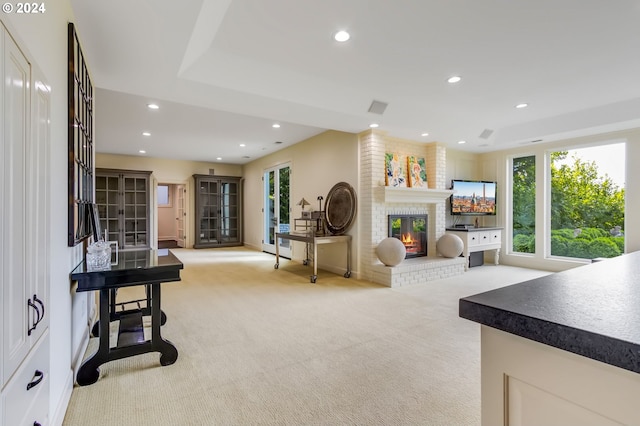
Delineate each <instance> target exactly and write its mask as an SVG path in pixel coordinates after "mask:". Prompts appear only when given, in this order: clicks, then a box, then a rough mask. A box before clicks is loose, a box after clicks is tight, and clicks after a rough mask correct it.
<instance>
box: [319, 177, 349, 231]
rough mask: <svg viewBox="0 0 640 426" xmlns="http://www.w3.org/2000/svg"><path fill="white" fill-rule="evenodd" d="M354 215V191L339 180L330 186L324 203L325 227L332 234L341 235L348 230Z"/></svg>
mask: <svg viewBox="0 0 640 426" xmlns="http://www.w3.org/2000/svg"><path fill="white" fill-rule="evenodd" d="M355 216H356V192H355V191H354V190H353V188H352V187H351V185H349V184H348V183H346V182H339V183H337V184H335V185H334V186H333V188H331V190H330V191H329V194H328V195H327V201H326V203H325V220H326V224H327V229H328V230H329V232H330V233H331V234H333V235H341V234H344V233H345V232H346V231H348V230H349V227H351V225H352V224H353V219H354V218H355Z"/></svg>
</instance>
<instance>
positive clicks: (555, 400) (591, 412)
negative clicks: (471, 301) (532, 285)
mask: <svg viewBox="0 0 640 426" xmlns="http://www.w3.org/2000/svg"><path fill="white" fill-rule="evenodd" d="M481 336H482V337H481V340H482V343H481V353H482V355H481V359H482V425H484V426H493V425H522V426H527V425H563V426H568V425H580V426H586V425H594V426H595V425H597V426H605V425H619V424H626V425H630V424H636V425H637V424H640V403H639V402H638V395H640V375H638V374H637V373H634V372H631V371H628V370H624V369H622V368H618V367H614V366H612V365H609V364H605V363H603V362H599V361H595V360H592V359H590V358H586V357H583V356H580V355H575V354H573V353H570V352H567V351H565V350H561V349H557V348H554V347H551V346H548V345H545V344H542V343H538V342H535V341H532V340H529V339H526V338H522V337H519V336H516V335H514V334H510V333H506V332H504V331H500V330H497V329H495V328H492V327H488V326H484V325H483V326H482V327H481Z"/></svg>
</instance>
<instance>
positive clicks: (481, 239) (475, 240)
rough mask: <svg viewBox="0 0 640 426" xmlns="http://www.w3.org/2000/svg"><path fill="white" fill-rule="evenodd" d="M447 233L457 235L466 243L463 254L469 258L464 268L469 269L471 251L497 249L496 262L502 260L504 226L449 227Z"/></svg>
mask: <svg viewBox="0 0 640 426" xmlns="http://www.w3.org/2000/svg"><path fill="white" fill-rule="evenodd" d="M446 231H447V233H449V234H454V235H457V236H458V237H460V238H461V239H462V242H463V243H464V249H463V250H462V256H464V258H465V259H466V260H467V261H466V262H465V264H464V269H465V270H468V269H469V256H470V254H471V253H475V252H479V251H485V250H495V256H494V263H495V264H496V265H497V264H498V262H499V260H500V249H501V248H502V228H497V227H486V228H485V227H479V228H475V227H468V228H447V229H446Z"/></svg>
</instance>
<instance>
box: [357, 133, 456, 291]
mask: <svg viewBox="0 0 640 426" xmlns="http://www.w3.org/2000/svg"><path fill="white" fill-rule="evenodd" d="M359 138H360V169H361V174H360V176H361V177H360V179H361V181H360V204H361V207H362V208H361V210H360V212H361V214H360V217H359V222H360V249H359V253H360V255H361V271H362V276H363V278H365V279H368V280H370V281H373V282H376V283H379V284H383V285H387V286H389V287H399V286H402V285H407V284H418V283H423V282H426V281H430V280H434V279H440V278H448V277H451V276H456V275H461V274H463V273H464V259H462V258H456V259H446V258H443V257H441V256H439V255H438V254H437V253H436V242H437V241H438V238H440V237H441V236H442V235H443V234H444V233H445V226H446V225H445V224H446V203H445V200H446V198H447V197H448V195H449V194H450V192H448V191H447V190H446V182H445V179H446V161H447V156H446V148H445V147H444V146H443V145H440V144H438V143H429V144H421V143H418V142H412V141H406V140H401V139H395V138H389V137H387V136H386V134H385V133H384V132H380V131H375V130H369V131H366V132H363V133H361V134H360V135H359ZM385 152H397V153H399V154H401V155H416V156H420V157H424V158H425V161H426V169H427V184H428V187H429V189H428V190H424V189H419V188H388V187H385V186H384V170H385V167H384V154H385ZM390 214H408V215H418V214H427V215H428V216H429V223H428V240H427V256H426V257H421V258H417V259H408V260H405V261H403V262H402V263H401V264H400V265H398V266H394V267H388V266H385V265H383V264H382V263H381V262H380V261H379V260H378V258H377V256H376V254H375V248H376V247H377V245H378V244H379V243H380V241H382V240H383V239H384V238H386V237H387V232H388V229H387V215H390Z"/></svg>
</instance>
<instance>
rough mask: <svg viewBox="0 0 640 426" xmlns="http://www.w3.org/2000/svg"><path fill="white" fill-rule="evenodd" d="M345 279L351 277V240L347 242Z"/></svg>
mask: <svg viewBox="0 0 640 426" xmlns="http://www.w3.org/2000/svg"><path fill="white" fill-rule="evenodd" d="M344 277H345V278H349V277H351V240H350V239H349V240H347V272H345V273H344Z"/></svg>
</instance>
